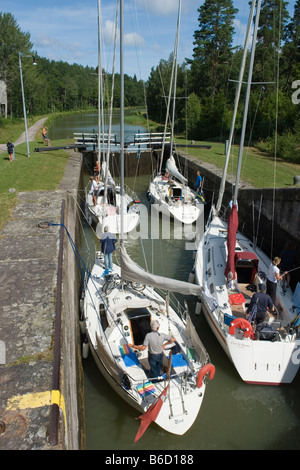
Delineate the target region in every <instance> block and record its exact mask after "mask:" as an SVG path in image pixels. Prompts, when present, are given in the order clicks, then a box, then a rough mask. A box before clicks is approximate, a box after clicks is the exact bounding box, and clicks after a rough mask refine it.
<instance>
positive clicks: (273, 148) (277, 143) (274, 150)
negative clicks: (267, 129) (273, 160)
mask: <svg viewBox="0 0 300 470" xmlns="http://www.w3.org/2000/svg"><path fill="white" fill-rule="evenodd" d="M275 137H276V134H274V135H273V136H272V137H268V138H267V139H265V140H261V141H260V142H259V143H258V144H257V147H258V149H259V150H260V151H261V152H266V153H267V154H268V155H271V156H274V155H276V156H277V157H278V158H281V159H282V160H286V161H289V162H292V163H300V148H299V139H298V136H297V135H295V134H292V133H291V132H290V131H288V132H284V133H283V134H282V135H278V134H277V139H276V138H275Z"/></svg>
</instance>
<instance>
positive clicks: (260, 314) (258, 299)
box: [246, 284, 275, 325]
mask: <svg viewBox="0 0 300 470" xmlns="http://www.w3.org/2000/svg"><path fill="white" fill-rule="evenodd" d="M258 289H259V292H256V293H255V294H254V295H253V296H252V297H251V301H250V304H249V307H248V308H247V311H246V314H249V316H250V318H248V320H252V321H255V323H256V324H257V325H259V324H260V323H263V322H264V321H265V318H266V313H267V309H270V310H272V311H274V310H275V307H274V304H273V302H272V299H271V297H270V296H269V294H266V286H265V284H259V286H258ZM254 306H255V307H256V309H255V310H256V312H255V313H254V312H253V307H254ZM252 313H253V316H252V315H251V314H252ZM270 317H271V318H273V317H272V316H271V315H270Z"/></svg>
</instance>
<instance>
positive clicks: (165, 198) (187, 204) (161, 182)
mask: <svg viewBox="0 0 300 470" xmlns="http://www.w3.org/2000/svg"><path fill="white" fill-rule="evenodd" d="M180 15H181V1H180V0H179V7H178V20H177V33H176V40H175V47H174V56H173V66H172V77H171V83H170V89H169V98H168V104H167V113H166V121H165V135H166V130H167V124H168V120H169V109H170V101H171V92H172V83H173V77H174V96H173V111H172V125H171V142H170V157H169V158H168V160H167V161H166V167H165V171H164V172H163V171H162V162H163V157H164V149H165V138H164V140H163V145H162V151H161V159H160V164H159V169H158V171H157V170H156V171H155V172H154V174H153V177H152V179H151V181H150V185H149V189H148V192H147V197H148V199H149V201H150V202H151V203H152V204H155V206H154V207H156V208H157V209H158V210H159V211H160V212H162V214H165V215H167V216H171V217H173V218H174V219H175V220H178V221H179V222H181V223H184V224H192V223H193V222H195V221H196V220H197V219H198V218H199V216H200V214H201V211H202V209H203V202H204V196H203V194H202V193H199V194H198V193H197V192H195V191H193V190H192V189H191V188H190V187H189V186H188V184H187V183H188V180H187V179H186V178H185V177H184V176H183V175H182V174H181V173H180V171H179V170H178V168H177V165H176V162H175V159H174V155H173V148H174V119H175V101H176V82H177V57H178V44H179V29H180Z"/></svg>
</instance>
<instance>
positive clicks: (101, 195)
mask: <svg viewBox="0 0 300 470" xmlns="http://www.w3.org/2000/svg"><path fill="white" fill-rule="evenodd" d="M101 168H102V169H103V174H104V175H105V172H106V170H105V162H103V163H102V165H101ZM108 175H109V176H108V178H107V179H106V178H105V176H104V178H103V179H104V181H103V180H102V181H100V182H99V184H98V189H97V194H96V204H95V203H94V191H93V190H92V189H91V183H90V182H89V183H88V185H87V187H86V190H85V203H86V216H87V220H88V221H89V223H90V224H91V223H92V222H94V224H95V225H96V233H97V234H98V235H99V236H100V234H101V233H103V232H104V227H105V226H108V227H109V231H110V232H111V233H115V234H116V233H121V216H122V215H123V217H124V233H129V232H131V231H132V230H134V229H135V228H136V226H137V225H138V223H139V220H140V201H139V199H138V197H137V195H136V193H135V192H134V191H132V190H131V189H130V188H129V187H128V186H126V187H125V191H124V194H123V198H124V203H123V204H122V203H121V186H120V185H119V184H116V183H115V181H114V180H113V178H111V175H110V173H109V170H108ZM121 207H123V209H122V210H123V214H121Z"/></svg>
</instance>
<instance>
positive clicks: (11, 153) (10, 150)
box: [6, 140, 15, 162]
mask: <svg viewBox="0 0 300 470" xmlns="http://www.w3.org/2000/svg"><path fill="white" fill-rule="evenodd" d="M6 147H7V153H8V158H9V161H10V162H12V161H13V160H14V151H15V146H14V144H12V143H11V141H10V140H9V141H8V142H7V144H6Z"/></svg>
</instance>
